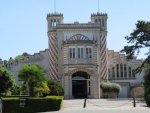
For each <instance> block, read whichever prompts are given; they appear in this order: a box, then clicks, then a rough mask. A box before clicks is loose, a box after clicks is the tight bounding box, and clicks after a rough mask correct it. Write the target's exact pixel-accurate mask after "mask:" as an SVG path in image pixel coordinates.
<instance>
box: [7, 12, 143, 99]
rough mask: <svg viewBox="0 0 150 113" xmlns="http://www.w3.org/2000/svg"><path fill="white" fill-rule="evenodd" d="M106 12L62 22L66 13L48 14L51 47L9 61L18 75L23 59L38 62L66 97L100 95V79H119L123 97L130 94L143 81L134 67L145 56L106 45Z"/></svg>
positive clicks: (114, 80)
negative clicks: (86, 19)
mask: <svg viewBox="0 0 150 113" xmlns="http://www.w3.org/2000/svg"><path fill="white" fill-rule="evenodd" d="M107 18H108V17H107V14H103V13H95V14H91V20H90V22H88V23H79V22H74V23H63V14H58V13H54V14H48V15H47V23H48V32H47V34H48V49H46V50H45V51H41V52H39V53H36V54H34V55H31V56H30V57H29V58H28V59H25V60H23V61H18V62H17V63H16V62H15V63H13V64H11V65H10V70H11V71H12V72H13V73H14V74H15V75H16V79H17V81H19V79H18V77H17V74H18V70H19V69H21V68H22V67H23V64H24V63H33V64H39V65H40V66H41V67H42V68H43V69H44V70H45V72H46V73H47V77H48V78H49V79H53V80H56V81H57V82H59V83H60V84H61V85H62V86H63V88H64V90H65V99H72V98H101V94H102V92H101V91H100V83H101V81H107V80H109V81H111V82H114V83H119V84H120V85H121V87H122V90H121V92H120V93H119V97H120V98H127V97H130V94H131V87H132V86H133V85H136V84H142V83H143V73H141V74H135V73H134V72H133V69H135V68H136V67H137V66H139V65H140V64H141V63H142V60H137V59H136V58H134V59H133V60H130V61H128V60H127V59H126V56H125V55H123V54H120V53H119V52H114V51H113V50H108V49H107V32H108V31H107Z"/></svg>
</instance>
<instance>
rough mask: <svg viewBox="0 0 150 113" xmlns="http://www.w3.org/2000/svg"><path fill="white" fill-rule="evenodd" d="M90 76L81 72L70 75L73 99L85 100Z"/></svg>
mask: <svg viewBox="0 0 150 113" xmlns="http://www.w3.org/2000/svg"><path fill="white" fill-rule="evenodd" d="M89 79H90V75H89V74H87V73H86V72H83V71H78V72H75V73H74V74H73V75H72V95H73V98H87V95H88V92H89V89H90V88H89V87H90V86H89V85H90V84H89Z"/></svg>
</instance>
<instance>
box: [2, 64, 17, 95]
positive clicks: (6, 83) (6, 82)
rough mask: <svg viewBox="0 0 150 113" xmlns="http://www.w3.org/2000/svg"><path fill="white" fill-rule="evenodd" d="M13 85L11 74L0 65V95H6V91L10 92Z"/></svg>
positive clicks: (13, 80)
mask: <svg viewBox="0 0 150 113" xmlns="http://www.w3.org/2000/svg"><path fill="white" fill-rule="evenodd" d="M15 85H16V84H15V79H14V76H13V74H12V73H11V72H10V71H8V70H7V69H6V68H5V67H3V66H2V65H0V95H2V94H6V92H7V91H11V90H12V89H13V87H14V86H15Z"/></svg>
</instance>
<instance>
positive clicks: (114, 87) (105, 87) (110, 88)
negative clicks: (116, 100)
mask: <svg viewBox="0 0 150 113" xmlns="http://www.w3.org/2000/svg"><path fill="white" fill-rule="evenodd" d="M100 87H101V89H102V91H103V92H116V93H119V92H120V90H121V86H120V85H119V84H117V83H110V82H102V83H101V85H100Z"/></svg>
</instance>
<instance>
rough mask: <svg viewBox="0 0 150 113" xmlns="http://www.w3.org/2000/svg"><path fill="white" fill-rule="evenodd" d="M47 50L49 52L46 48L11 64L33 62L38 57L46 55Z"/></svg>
mask: <svg viewBox="0 0 150 113" xmlns="http://www.w3.org/2000/svg"><path fill="white" fill-rule="evenodd" d="M47 52H48V49H45V50H43V51H39V52H38V53H34V54H33V55H29V56H28V57H26V58H25V59H20V60H17V61H16V60H15V61H14V62H12V63H11V65H17V64H19V63H27V62H32V61H34V60H36V59H37V58H38V57H41V56H42V55H45V54H46V53H47ZM37 60H38V59H37Z"/></svg>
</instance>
